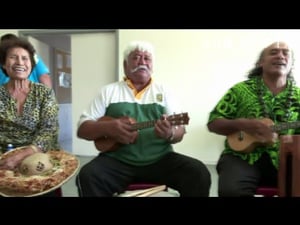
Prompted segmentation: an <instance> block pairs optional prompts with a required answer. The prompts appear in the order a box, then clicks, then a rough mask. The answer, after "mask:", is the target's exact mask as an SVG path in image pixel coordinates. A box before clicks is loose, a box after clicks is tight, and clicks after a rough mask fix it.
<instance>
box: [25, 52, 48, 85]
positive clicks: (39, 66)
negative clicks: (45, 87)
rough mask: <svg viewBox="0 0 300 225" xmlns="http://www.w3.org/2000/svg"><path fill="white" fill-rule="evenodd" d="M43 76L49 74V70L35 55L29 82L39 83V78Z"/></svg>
mask: <svg viewBox="0 0 300 225" xmlns="http://www.w3.org/2000/svg"><path fill="white" fill-rule="evenodd" d="M43 74H50V70H49V68H48V67H47V66H46V64H45V63H44V61H43V60H42V58H41V57H40V56H39V55H37V62H36V65H35V67H34V68H33V69H32V72H31V73H30V75H29V78H28V79H29V80H31V81H33V82H37V83H38V82H39V78H40V76H42V75H43Z"/></svg>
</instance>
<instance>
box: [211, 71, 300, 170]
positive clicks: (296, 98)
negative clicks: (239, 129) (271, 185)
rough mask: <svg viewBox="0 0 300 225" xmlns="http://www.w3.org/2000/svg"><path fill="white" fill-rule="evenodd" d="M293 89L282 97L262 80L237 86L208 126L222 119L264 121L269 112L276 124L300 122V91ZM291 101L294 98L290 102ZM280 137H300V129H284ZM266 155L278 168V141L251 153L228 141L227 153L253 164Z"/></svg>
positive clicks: (249, 81) (215, 108)
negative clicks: (237, 148) (258, 119)
mask: <svg viewBox="0 0 300 225" xmlns="http://www.w3.org/2000/svg"><path fill="white" fill-rule="evenodd" d="M259 84H261V85H259ZM290 85H292V82H291V81H288V86H290ZM259 86H260V87H261V90H262V92H261V93H262V94H261V96H262V98H263V104H262V103H260V101H259V97H258V96H259V94H258V93H259V89H258V88H259ZM289 89H290V88H286V89H285V90H284V91H282V92H280V93H279V94H277V95H273V94H272V93H271V91H270V90H269V89H268V88H267V86H265V84H264V83H263V82H262V78H261V77H258V78H251V79H249V80H246V81H243V82H240V83H237V84H236V85H234V86H233V87H231V88H230V89H229V90H228V91H227V93H226V94H225V95H224V96H223V97H222V98H221V99H220V101H219V102H218V103H217V105H216V106H215V107H214V109H213V110H212V111H211V112H210V114H209V119H208V123H209V122H211V121H213V120H215V119H218V118H227V119H236V118H264V117H265V116H264V115H265V114H264V111H267V114H268V117H269V118H270V119H271V120H272V121H273V122H274V124H275V125H276V124H278V123H281V122H292V121H299V117H300V114H299V112H300V88H299V87H296V86H295V85H293V86H292V89H291V90H292V91H289ZM288 98H289V99H290V100H289V101H288ZM278 134H279V135H282V134H300V129H299V128H297V129H287V130H281V131H279V132H278ZM264 152H267V153H268V154H269V155H270V157H271V159H272V163H273V165H274V166H275V167H276V168H278V166H279V154H278V153H279V142H278V141H277V142H276V143H274V144H273V145H271V146H270V145H268V146H258V147H256V148H255V149H254V150H253V151H252V152H250V153H243V152H239V151H235V150H233V149H231V148H230V146H229V145H228V142H227V139H226V140H225V149H224V151H223V153H225V154H226V153H229V154H234V155H237V156H240V157H241V158H242V159H243V160H247V161H248V163H249V164H253V163H254V162H256V161H257V160H258V159H259V158H260V157H261V155H262V153H264Z"/></svg>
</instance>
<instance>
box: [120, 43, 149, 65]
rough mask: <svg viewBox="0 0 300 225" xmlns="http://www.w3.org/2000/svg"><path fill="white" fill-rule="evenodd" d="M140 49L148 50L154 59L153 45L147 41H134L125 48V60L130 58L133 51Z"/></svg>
mask: <svg viewBox="0 0 300 225" xmlns="http://www.w3.org/2000/svg"><path fill="white" fill-rule="evenodd" d="M135 50H138V51H142V52H148V53H150V54H151V56H152V60H153V58H154V48H153V45H152V44H150V43H149V42H146V41H132V42H130V43H129V45H128V46H127V48H126V49H125V50H124V56H123V57H124V60H125V61H127V60H128V56H129V54H130V53H131V52H133V51H135Z"/></svg>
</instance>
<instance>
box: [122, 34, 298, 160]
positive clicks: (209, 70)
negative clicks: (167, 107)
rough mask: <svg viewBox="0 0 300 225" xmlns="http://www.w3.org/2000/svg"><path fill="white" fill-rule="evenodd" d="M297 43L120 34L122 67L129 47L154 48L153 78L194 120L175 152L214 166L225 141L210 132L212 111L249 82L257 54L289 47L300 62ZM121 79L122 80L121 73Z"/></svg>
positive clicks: (253, 37) (272, 37)
mask: <svg viewBox="0 0 300 225" xmlns="http://www.w3.org/2000/svg"><path fill="white" fill-rule="evenodd" d="M299 38H300V30H162V29H161V30H120V31H119V46H120V48H119V49H120V54H119V64H121V63H122V60H123V59H122V51H123V49H124V48H125V46H126V44H127V43H128V42H129V41H132V40H146V41H150V42H152V44H153V45H154V47H155V64H154V70H155V71H154V74H153V77H154V78H155V79H156V80H159V81H162V82H164V83H166V84H168V85H169V86H171V87H173V88H174V89H175V90H176V91H177V95H178V100H180V101H181V103H182V106H183V110H184V111H186V112H188V113H189V116H190V123H189V125H188V126H187V131H188V132H187V134H186V136H185V139H184V140H183V141H182V142H181V143H179V144H176V145H175V149H176V151H178V152H181V153H184V154H187V155H190V156H194V157H196V158H199V159H201V160H203V161H205V162H206V163H215V162H216V161H217V159H218V157H219V154H220V152H221V150H222V147H223V141H224V137H223V136H219V135H216V134H213V133H209V132H208V130H207V127H206V123H207V119H208V114H209V112H210V110H211V109H212V108H213V107H214V105H215V104H216V103H217V101H218V100H219V98H220V97H221V96H222V95H223V94H224V93H225V91H227V89H229V87H230V86H231V85H233V84H234V83H236V82H239V81H242V80H244V79H245V75H246V73H247V72H248V70H250V69H251V68H252V67H253V66H254V63H255V61H256V60H257V57H258V54H259V52H260V51H261V50H262V48H264V47H266V46H267V45H269V44H271V43H272V42H274V41H278V40H284V41H287V42H288V43H290V44H291V46H292V47H294V48H295V49H294V50H295V53H296V59H297V58H299V59H300V57H298V56H297V55H299V54H300V45H299V44H298V43H299ZM297 64H298V65H297ZM296 68H299V69H300V65H299V62H297V61H296ZM296 74H297V73H296ZM119 75H120V76H123V71H122V70H121V68H120V71H119ZM295 78H297V79H298V80H299V76H298V77H297V76H295ZM298 83H299V84H300V82H298Z"/></svg>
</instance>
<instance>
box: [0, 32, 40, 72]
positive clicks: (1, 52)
mask: <svg viewBox="0 0 300 225" xmlns="http://www.w3.org/2000/svg"><path fill="white" fill-rule="evenodd" d="M12 48H23V49H25V50H26V51H28V53H29V57H30V61H31V71H32V69H33V68H34V67H35V64H36V62H35V59H34V56H35V53H36V52H35V49H34V47H33V45H32V44H31V43H30V42H29V41H27V40H26V39H24V38H17V39H6V40H5V41H2V42H1V44H0V65H1V67H2V70H3V72H4V74H5V75H6V76H8V74H7V73H6V71H5V69H4V68H3V65H4V64H5V61H6V57H7V53H8V51H9V50H10V49H12ZM31 71H30V73H31Z"/></svg>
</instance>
